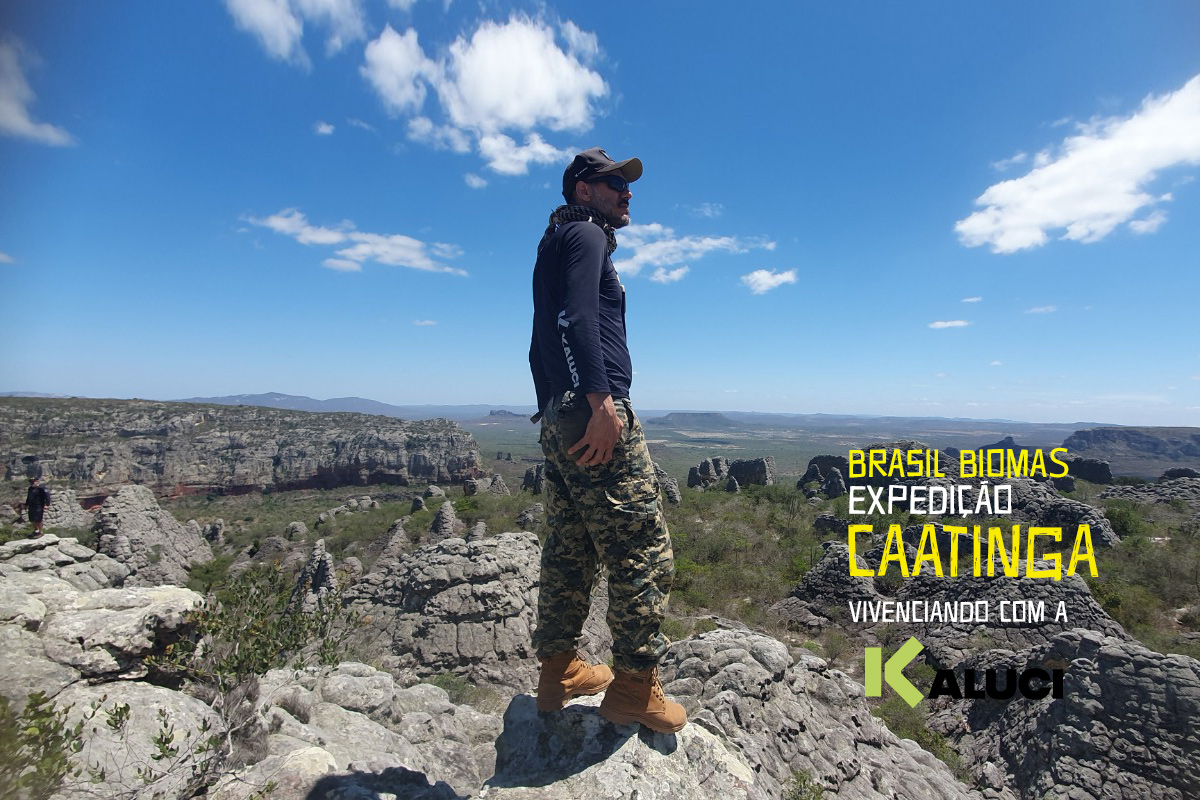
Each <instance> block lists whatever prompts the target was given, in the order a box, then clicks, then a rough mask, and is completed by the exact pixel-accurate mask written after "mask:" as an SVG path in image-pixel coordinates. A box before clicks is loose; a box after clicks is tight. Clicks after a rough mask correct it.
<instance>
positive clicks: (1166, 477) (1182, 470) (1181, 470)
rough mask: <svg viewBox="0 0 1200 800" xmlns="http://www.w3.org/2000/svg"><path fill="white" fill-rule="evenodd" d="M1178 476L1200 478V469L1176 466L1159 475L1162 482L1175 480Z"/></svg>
mask: <svg viewBox="0 0 1200 800" xmlns="http://www.w3.org/2000/svg"><path fill="white" fill-rule="evenodd" d="M1176 478H1200V470H1195V469H1192V468H1191V467H1174V468H1172V469H1169V470H1167V471H1166V472H1164V473H1163V474H1162V475H1159V476H1158V480H1159V482H1160V483H1161V482H1163V481H1170V480H1174V479H1176Z"/></svg>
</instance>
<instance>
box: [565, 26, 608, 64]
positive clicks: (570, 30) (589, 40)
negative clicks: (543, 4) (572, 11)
mask: <svg viewBox="0 0 1200 800" xmlns="http://www.w3.org/2000/svg"><path fill="white" fill-rule="evenodd" d="M558 32H559V33H560V34H562V38H563V39H565V40H566V42H567V52H569V53H570V54H571V55H573V56H575V57H576V58H579V59H582V60H583V61H585V62H587V63H589V64H590V63H592V62H593V61H595V60H596V56H598V55H600V37H598V36H596V34H594V33H591V32H590V31H585V30H583V29H582V28H580V27H579V26H578V25H576V24H575V23H574V22H572V21H571V20H567V21H566V22H564V23H563V24H562V25H560V26H559V27H558Z"/></svg>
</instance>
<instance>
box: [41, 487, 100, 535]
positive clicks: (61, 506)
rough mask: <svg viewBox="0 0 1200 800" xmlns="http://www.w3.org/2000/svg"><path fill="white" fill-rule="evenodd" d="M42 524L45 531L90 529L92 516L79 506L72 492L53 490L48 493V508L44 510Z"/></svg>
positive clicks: (69, 490) (68, 490)
mask: <svg viewBox="0 0 1200 800" xmlns="http://www.w3.org/2000/svg"><path fill="white" fill-rule="evenodd" d="M42 522H43V524H44V526H45V527H46V528H47V529H50V528H90V527H92V515H91V514H89V513H88V512H86V511H84V510H83V506H81V505H79V499H78V498H77V497H76V496H75V492H74V491H73V490H71V489H65V488H64V489H58V488H55V489H53V490H51V492H50V507H49V508H47V509H46V513H45V516H44V517H43V518H42Z"/></svg>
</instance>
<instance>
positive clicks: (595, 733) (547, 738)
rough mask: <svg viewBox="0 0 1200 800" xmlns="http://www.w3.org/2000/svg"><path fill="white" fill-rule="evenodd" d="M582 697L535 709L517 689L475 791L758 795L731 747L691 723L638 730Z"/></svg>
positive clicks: (739, 799)
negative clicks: (663, 730) (493, 759)
mask: <svg viewBox="0 0 1200 800" xmlns="http://www.w3.org/2000/svg"><path fill="white" fill-rule="evenodd" d="M599 705H600V698H598V697H585V698H581V699H580V700H577V701H575V702H573V703H572V704H571V705H569V706H568V707H567V708H566V709H564V710H563V711H561V712H559V713H557V714H538V713H537V708H536V702H535V701H534V698H532V697H529V696H528V695H518V696H517V697H516V698H514V699H513V701H512V703H510V704H509V706H508V710H507V711H506V712H505V714H504V732H503V733H502V734H501V735H500V738H499V740H498V741H497V744H496V747H497V750H498V752H499V753H500V757H499V758H498V759H497V763H496V774H495V775H494V776H493V777H492V778H491V779H490V780H488V782H487V786H486V787H485V788H484V790H483V792H482V793H481V794H480V795H479V797H480V798H487V800H561V799H562V798H575V797H578V798H584V797H587V798H597V800H601V799H602V798H603V799H604V800H608V799H609V798H613V799H614V800H615V798H623V799H624V798H635V797H636V798H639V800H640V799H643V798H644V800H707V798H713V797H721V798H728V799H729V800H749V798H755V799H756V800H759V799H764V800H765V798H767V797H769V795H767V794H765V793H763V792H761V791H755V790H754V784H755V778H756V776H755V774H754V771H753V770H752V769H751V767H750V766H749V765H748V764H747V763H746V761H745V759H744V758H743V757H742V755H741V754H740V753H739V752H738V751H737V749H736V748H734V747H730V746H729V745H728V744H727V743H726V742H725V741H724V740H723V739H722V738H721V737H718V736H714V735H713V734H712V733H710V732H709V731H708V730H705V729H704V728H703V727H700V726H697V725H689V726H687V727H685V728H684V729H683V730H682V731H680V732H679V733H678V734H673V735H663V734H645V735H642V734H639V731H638V726H634V725H627V726H620V727H618V726H616V725H613V724H611V723H609V722H608V721H607V720H605V719H604V718H603V717H601V716H600V715H599V714H598V713H597V712H596V707H597V706H599Z"/></svg>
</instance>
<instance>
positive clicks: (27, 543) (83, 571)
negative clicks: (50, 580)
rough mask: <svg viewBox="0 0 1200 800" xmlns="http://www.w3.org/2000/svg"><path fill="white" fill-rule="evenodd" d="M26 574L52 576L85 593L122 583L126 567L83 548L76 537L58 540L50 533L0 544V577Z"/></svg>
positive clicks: (101, 554)
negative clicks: (35, 537)
mask: <svg viewBox="0 0 1200 800" xmlns="http://www.w3.org/2000/svg"><path fill="white" fill-rule="evenodd" d="M28 573H44V574H48V575H53V576H55V577H57V578H60V579H61V580H63V581H65V582H66V583H68V584H69V585H70V586H72V587H73V588H75V589H78V590H79V591H84V592H86V591H90V590H92V589H104V588H109V587H112V586H121V585H123V584H124V583H125V578H126V577H128V575H129V568H128V567H126V566H125V565H124V564H121V563H120V562H119V561H116V560H114V559H112V558H109V557H108V556H106V555H104V554H103V553H97V552H96V551H95V550H92V549H91V548H89V547H84V546H83V545H81V544H80V543H79V540H78V539H60V538H59V537H57V536H55V535H54V534H51V533H48V534H46V535H44V536H42V537H40V538H38V539H18V540H17V541H13V542H9V543H8V544H4V545H0V576H4V577H10V576H15V575H18V574H28Z"/></svg>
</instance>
